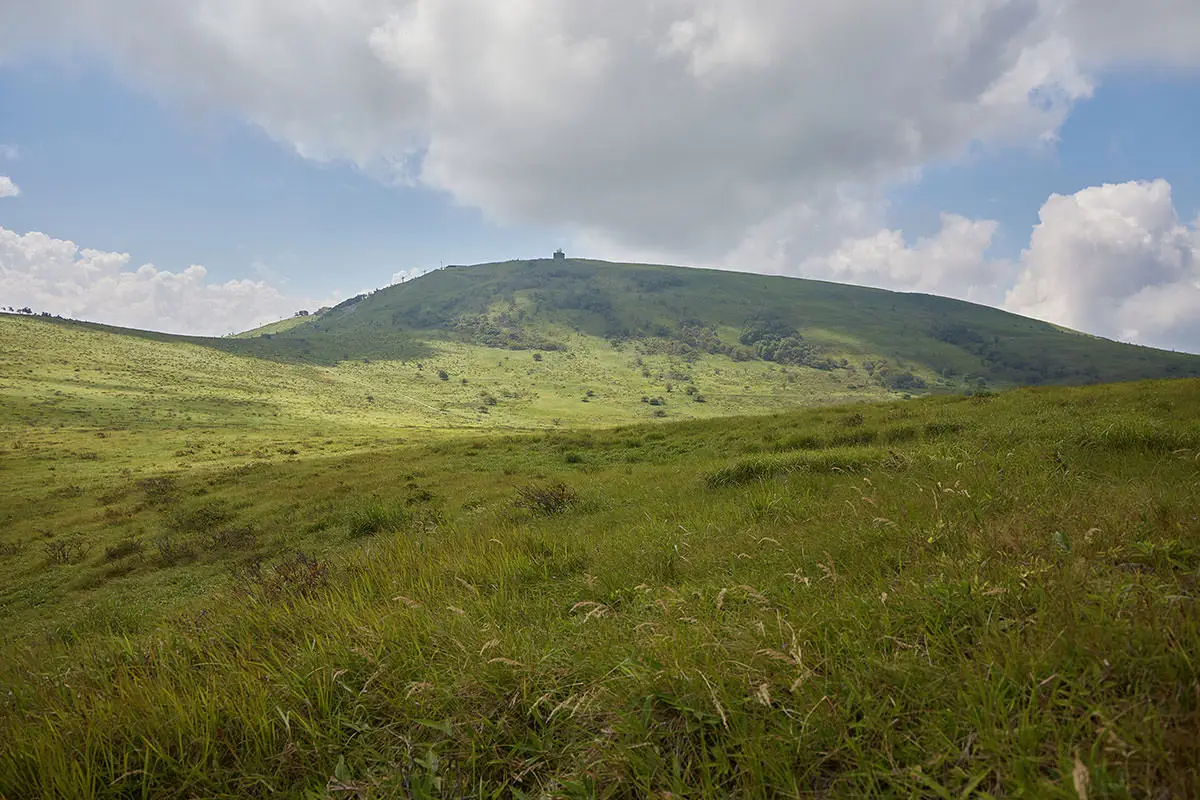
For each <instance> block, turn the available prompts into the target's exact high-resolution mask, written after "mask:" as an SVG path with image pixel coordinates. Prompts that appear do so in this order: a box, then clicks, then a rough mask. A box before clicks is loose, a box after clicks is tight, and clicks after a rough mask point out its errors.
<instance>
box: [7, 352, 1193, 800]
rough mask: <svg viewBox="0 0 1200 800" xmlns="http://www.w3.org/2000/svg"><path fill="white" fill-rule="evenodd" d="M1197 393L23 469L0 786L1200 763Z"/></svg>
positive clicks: (879, 777) (722, 793)
mask: <svg viewBox="0 0 1200 800" xmlns="http://www.w3.org/2000/svg"><path fill="white" fill-rule="evenodd" d="M221 371H223V370H221ZM10 380H11V379H6V383H9V381H10ZM131 380H132V379H131ZM7 391H9V390H6V392H7ZM96 391H100V390H99V389H97V390H96ZM70 402H81V401H79V400H71V401H70ZM66 403H67V401H64V404H66ZM66 411H67V409H65V408H60V409H58V410H57V411H55V412H54V413H55V414H60V413H65V412H66ZM30 413H32V412H30ZM192 413H199V412H198V411H193V412H192ZM246 413H247V414H252V413H253V412H250V411H247V412H246ZM271 419H273V418H271ZM271 419H268V418H267V417H250V418H249V419H248V420H247V428H255V427H257V425H258V424H259V422H263V423H266V424H267V426H268V427H269V426H270V424H271ZM165 427H169V426H165ZM63 431H64V432H63V433H62V434H61V435H62V436H63V437H64V438H65V437H68V436H72V435H75V434H73V433H70V432H68V430H67V428H65V427H64V429H63ZM1198 431H1200V382H1198V381H1195V380H1185V381H1175V382H1168V383H1145V384H1135V385H1124V386H1103V387H1093V388H1087V389H1038V390H1022V391H1018V392H1013V393H1008V394H1004V395H1001V396H998V397H978V398H957V397H943V398H929V399H925V400H918V401H912V402H906V403H890V404H879V405H868V406H857V407H843V408H830V409H822V410H813V411H805V412H793V413H791V414H787V415H782V416H768V417H757V418H733V419H725V420H696V421H689V422H681V423H676V424H668V425H638V426H632V427H629V426H627V427H624V428H618V429H612V430H594V431H574V432H553V431H551V432H546V433H541V434H535V435H529V434H522V435H497V434H488V435H484V434H479V433H476V434H463V435H461V436H459V437H457V438H445V439H437V440H429V441H424V442H408V443H403V444H398V445H393V446H384V445H382V444H376V445H374V446H372V447H371V448H370V449H369V450H366V451H362V452H343V453H333V452H329V453H321V452H320V451H319V450H315V449H314V450H312V451H310V450H304V451H301V452H300V453H299V454H297V455H287V456H284V457H283V458H282V459H280V458H274V459H272V460H271V462H270V463H257V462H258V461H262V462H266V461H267V459H265V458H264V459H255V462H256V463H253V464H251V465H249V466H247V465H245V464H242V465H240V466H239V465H236V463H235V462H234V461H231V460H229V459H225V460H220V459H218V460H214V461H212V462H196V463H192V464H191V468H190V469H188V470H184V471H178V472H176V473H174V474H172V475H170V476H168V477H169V478H170V480H157V481H151V482H140V483H139V479H140V478H145V477H159V476H158V474H157V473H153V472H145V473H133V472H131V473H129V474H122V473H121V472H120V470H118V471H116V472H115V473H111V474H109V473H102V472H97V473H95V474H91V475H90V482H89V483H87V484H86V485H84V484H82V483H81V484H80V491H78V492H77V493H76V492H74V490H70V491H66V492H61V493H59V494H54V493H53V492H51V491H50V488H51V487H52V486H54V487H57V488H58V489H63V488H68V487H63V486H62V485H61V482H54V481H53V480H51V482H50V483H49V484H47V485H45V486H43V487H40V488H37V487H31V488H28V491H29V492H30V494H29V495H28V496H25V497H21V496H20V492H21V491H25V489H20V490H16V489H14V488H13V486H14V484H8V483H6V488H5V492H6V500H9V501H11V500H12V499H13V498H14V497H18V499H20V500H21V501H22V502H28V503H30V505H28V506H25V507H23V508H24V510H23V511H22V512H21V513H20V514H18V517H19V519H16V520H12V519H10V520H9V521H8V523H7V524H6V525H5V529H4V532H3V533H0V537H2V538H0V544H4V545H6V547H5V548H4V549H3V550H2V551H0V553H2V555H0V567H2V568H3V569H4V586H5V587H6V588H5V596H4V601H3V602H4V605H3V611H2V612H0V613H2V615H3V617H4V619H5V630H6V639H7V641H6V642H5V644H4V645H3V648H4V649H3V652H2V653H0V685H3V686H4V687H6V689H8V690H9V691H7V692H6V693H4V694H3V695H0V741H4V742H6V746H5V747H4V748H0V796H11V797H31V796H63V795H67V796H82V795H88V794H94V795H100V796H132V795H137V796H148V797H156V796H164V797H165V796H178V795H188V796H253V795H264V794H267V793H269V792H272V791H279V792H286V793H289V794H300V793H302V792H305V791H307V792H309V793H310V795H311V796H314V797H315V796H324V795H325V794H326V793H328V792H335V793H339V794H340V793H346V794H348V795H350V794H352V793H354V792H357V793H359V796H380V797H383V796H397V795H401V796H404V795H412V796H461V795H470V796H504V795H505V794H507V793H514V794H515V793H516V792H517V791H518V790H519V791H521V792H525V793H526V794H527V795H528V796H577V797H586V796H608V797H646V796H666V793H668V792H670V793H671V795H672V796H675V797H688V796H710V797H728V796H768V795H770V796H779V795H785V796H820V797H831V796H848V797H849V796H854V797H859V796H864V795H888V796H894V795H902V796H907V795H917V796H949V797H964V796H970V795H971V794H972V792H974V793H975V794H976V795H977V796H985V795H984V793H986V795H990V796H1010V795H1014V794H1020V793H1024V794H1026V795H1030V796H1038V797H1062V798H1070V797H1075V796H1076V789H1075V787H1074V784H1073V778H1072V774H1073V773H1077V774H1079V775H1081V776H1082V777H1081V778H1079V780H1085V779H1086V780H1087V781H1088V782H1089V785H1090V795H1089V796H1091V797H1127V796H1133V797H1148V796H1180V797H1183V796H1195V795H1196V792H1197V790H1198V789H1200V786H1198V784H1197V782H1196V781H1197V779H1196V775H1197V774H1200V753H1198V752H1197V749H1196V744H1195V743H1196V742H1197V741H1200V705H1198V701H1197V698H1198V697H1200V676H1198V674H1197V668H1196V664H1197V663H1198V662H1197V658H1198V656H1200V616H1198V615H1197V608H1196V600H1197V593H1198V590H1200V586H1198V580H1200V521H1198V519H1197V505H1196V497H1197V480H1198V475H1200V473H1198V469H1200V433H1198ZM248 435H249V434H248ZM256 435H257V434H256ZM263 435H271V434H270V433H269V432H268V433H266V434H263ZM367 444H371V442H367ZM6 459H7V460H6V462H5V471H4V475H5V478H6V479H7V478H9V477H10V476H12V475H14V474H16V473H18V472H20V471H22V470H24V469H35V470H37V469H44V467H41V466H39V462H38V461H36V460H35V459H34V458H31V457H30V456H29V454H15V453H13V452H10V453H8V454H6ZM82 463H83V464H84V465H89V464H90V465H94V466H99V465H103V464H104V460H103V458H101V459H100V460H99V461H98V462H97V461H85V462H82ZM72 464H73V462H71V461H70V460H69V459H66V458H64V457H60V458H59V461H58V462H57V463H56V465H57V466H58V467H59V468H60V469H63V470H67V469H75V466H72ZM39 474H42V475H43V476H45V474H46V473H45V472H41V473H39ZM48 480H49V479H48ZM556 481H563V482H565V483H566V484H567V485H568V486H569V487H571V488H572V489H574V490H575V492H576V493H577V498H576V500H575V502H573V503H571V504H570V505H569V506H568V507H567V508H565V509H564V510H563V511H562V513H556V514H541V513H536V512H534V511H530V510H527V509H521V508H517V507H516V506H514V499H515V498H516V497H517V493H518V490H519V489H520V488H521V487H525V486H528V485H531V484H533V485H537V486H546V485H548V484H552V483H553V482H556ZM5 507H6V509H8V508H12V507H13V506H11V505H7V504H6V506H5ZM27 517H36V518H37V520H38V522H37V524H38V525H39V526H42V527H44V528H45V529H46V530H48V531H49V533H48V535H44V536H41V535H39V538H37V539H35V540H32V541H28V542H27V543H26V545H25V546H24V547H23V548H22V547H12V546H11V545H12V543H13V539H14V534H13V532H14V530H17V531H19V530H21V528H20V526H22V525H24V524H26V522H27V519H26V518H27ZM75 530H80V531H83V532H85V534H86V535H85V536H84V537H82V538H81V540H80V541H81V542H84V543H91V544H92V545H93V546H92V548H91V550H90V551H89V552H87V553H86V554H77V555H78V556H79V557H78V558H69V559H68V560H69V561H71V563H67V564H62V565H52V564H50V563H48V557H49V554H50V552H51V550H52V548H47V547H46V545H48V544H49V545H53V543H54V542H56V541H60V540H61V541H70V535H71V533H72V532H73V531H75ZM160 537H166V538H160ZM123 540H127V541H129V542H131V544H128V545H126V546H125V547H124V548H117V547H116V545H118V544H120V543H121V542H122V541H123ZM133 542H136V544H133ZM106 549H108V550H109V552H108V553H106V552H105V551H106ZM297 549H300V550H303V551H304V552H305V553H306V554H307V555H308V560H305V561H297V560H296V556H295V555H293V553H294V551H295V550H297ZM259 558H265V559H266V561H265V562H264V563H263V568H262V569H260V570H259V571H257V572H256V571H254V570H253V569H250V568H248V566H247V565H252V564H254V563H258V562H257V559H259ZM238 565H241V568H240V571H238V572H237V573H236V575H235V573H234V572H233V571H232V568H233V567H236V566H238ZM289 565H290V566H289ZM39 593H40V594H39ZM55 593H60V594H63V596H62V597H59V598H58V599H57V600H47V599H45V598H46V597H48V596H51V595H54V594H55ZM55 603H57V604H58V606H57V608H55V609H54V611H53V614H52V616H45V615H44V610H45V608H46V605H47V604H49V605H51V606H54V604H55ZM30 621H34V623H35V624H30Z"/></svg>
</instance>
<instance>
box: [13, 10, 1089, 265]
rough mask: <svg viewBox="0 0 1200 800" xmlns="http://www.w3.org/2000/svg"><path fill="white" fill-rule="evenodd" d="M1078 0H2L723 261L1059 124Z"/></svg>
mask: <svg viewBox="0 0 1200 800" xmlns="http://www.w3.org/2000/svg"><path fill="white" fill-rule="evenodd" d="M1075 1H1081V0H1075ZM1065 2H1067V0H909V2H906V3H896V2H894V0H842V1H841V2H838V3H819V4H813V3H806V4H800V3H795V2H793V1H792V0H659V2H655V3H617V4H614V3H611V2H605V1H604V0H540V1H539V2H534V1H533V0H514V2H504V3H497V2H494V0H344V1H343V2H339V3H330V2H328V0H258V2H253V3H246V2H243V0H195V1H194V2H190V3H161V2H159V0H39V1H38V2H37V3H32V2H18V3H16V4H7V6H6V8H0V31H7V32H8V35H7V36H5V35H4V34H3V33H0V56H2V55H3V54H4V52H5V51H6V50H7V51H8V52H9V53H19V52H21V51H22V50H29V49H35V48H36V49H40V50H46V49H50V48H55V47H59V48H73V49H75V50H83V51H85V52H86V51H93V52H98V53H100V54H101V55H103V56H105V57H107V58H109V59H111V60H112V61H113V62H114V63H115V64H117V65H118V67H119V68H120V69H121V70H123V71H124V72H125V73H126V74H128V75H130V76H131V77H132V78H133V79H134V80H136V81H140V82H141V83H143V84H146V85H150V86H153V87H156V88H158V89H160V90H162V91H163V92H166V93H170V94H172V95H174V96H178V97H184V98H188V100H189V101H190V102H196V103H200V104H202V105H204V106H206V107H210V108H215V109H220V110H226V109H229V110H233V111H234V112H236V113H239V114H241V115H242V116H244V117H245V118H246V119H249V120H251V121H252V122H254V123H256V124H258V125H260V126H261V127H262V128H263V129H264V130H265V131H267V132H268V133H270V134H271V135H273V136H275V137H277V138H278V139H280V140H282V141H285V142H288V143H290V144H291V145H292V146H294V147H295V148H296V149H297V150H298V151H300V152H301V153H304V154H306V155H309V156H312V157H317V158H347V159H351V160H353V161H355V162H357V163H359V164H362V165H364V166H370V167H373V168H378V167H379V166H381V165H390V166H391V167H392V168H394V169H395V170H396V172H398V173H399V174H401V175H404V176H406V177H409V178H412V179H414V180H417V181H420V182H422V183H424V184H425V185H427V186H430V187H433V188H435V189H438V190H444V191H446V192H448V193H450V194H451V195H452V196H453V197H454V199H455V200H457V201H458V202H459V203H462V204H466V205H471V206H476V207H478V208H481V209H482V210H484V211H485V212H486V213H487V214H488V215H489V216H490V217H492V218H494V219H498V220H501V221H514V222H518V221H519V222H521V223H524V224H534V225H549V226H555V227H560V228H563V229H569V230H573V231H576V232H578V233H579V234H580V235H583V236H587V237H590V238H591V239H594V240H606V241H611V242H614V243H618V244H621V245H624V246H628V247H637V248H645V249H659V250H664V251H669V252H673V253H676V254H677V255H679V256H680V257H686V258H687V259H688V260H699V261H711V260H714V259H717V258H719V257H721V256H723V255H724V254H725V253H727V252H729V251H730V249H731V248H734V247H736V246H737V244H738V243H739V242H741V241H742V240H743V238H744V237H745V236H746V234H747V232H748V231H750V230H751V229H753V228H755V227H756V226H760V225H762V224H764V223H769V221H770V220H771V219H772V218H773V217H775V216H776V215H777V214H778V213H779V211H780V209H791V208H796V207H803V208H808V209H817V208H825V207H827V203H826V201H825V198H827V197H829V196H831V195H834V194H838V193H842V192H844V191H846V190H849V192H850V193H851V194H871V193H873V192H875V191H877V190H878V188H879V187H880V186H882V185H884V184H886V183H887V182H889V181H896V180H902V179H904V178H906V177H907V176H910V175H912V174H914V172H915V171H917V170H919V169H920V168H921V166H922V165H924V164H926V163H928V162H929V161H931V160H935V159H940V158H946V157H953V156H954V155H956V154H958V153H961V152H962V151H963V149H964V148H965V147H966V146H967V145H968V144H969V143H971V142H975V141H983V142H993V143H994V142H1009V141H1036V140H1038V139H1039V138H1042V137H1045V136H1049V135H1052V134H1053V132H1054V131H1055V130H1056V129H1057V127H1058V125H1059V124H1060V123H1061V121H1062V119H1063V118H1064V116H1065V114H1066V112H1067V110H1068V109H1069V107H1070V104H1071V102H1072V101H1073V100H1075V99H1077V98H1079V97H1083V96H1086V95H1087V94H1089V93H1090V91H1091V82H1090V80H1089V78H1088V76H1087V74H1085V73H1084V72H1083V71H1081V69H1080V68H1079V66H1078V64H1077V58H1076V46H1075V42H1074V40H1073V39H1072V38H1071V36H1072V32H1071V30H1069V29H1065V28H1064V27H1063V25H1062V24H1061V23H1060V18H1061V15H1060V14H1059V13H1058V12H1059V10H1060V9H1059V8H1058V6H1060V5H1061V4H1063V3H1065ZM6 11H7V13H6ZM1098 46H1099V45H1098ZM833 213H834V214H835V215H837V214H841V213H842V212H841V211H840V210H834V212H833ZM826 225H827V221H826V220H824V219H815V218H814V219H813V220H812V222H811V226H812V227H813V230H817V229H819V228H821V227H823V226H826ZM818 232H819V231H818ZM809 233H810V231H801V232H800V235H798V237H797V238H798V239H800V240H803V239H804V238H805V236H807V235H808V234H809ZM793 249H794V248H793Z"/></svg>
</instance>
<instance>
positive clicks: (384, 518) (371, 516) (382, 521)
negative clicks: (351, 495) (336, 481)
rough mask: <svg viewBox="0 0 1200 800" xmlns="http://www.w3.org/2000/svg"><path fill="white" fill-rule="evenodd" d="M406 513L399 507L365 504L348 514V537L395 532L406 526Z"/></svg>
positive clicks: (374, 503) (407, 520)
mask: <svg viewBox="0 0 1200 800" xmlns="http://www.w3.org/2000/svg"><path fill="white" fill-rule="evenodd" d="M408 522H409V515H408V511H407V510H406V509H405V508H404V507H403V506H399V505H389V504H385V503H381V502H378V501H376V502H372V503H365V504H363V505H361V506H359V507H358V508H355V509H353V510H352V511H351V512H350V535H351V536H353V537H355V538H358V537H362V536H374V535H375V534H377V533H380V532H381V531H396V530H400V529H401V528H403V527H405V526H406V525H408Z"/></svg>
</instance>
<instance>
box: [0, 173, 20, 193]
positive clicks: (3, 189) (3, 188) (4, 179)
mask: <svg viewBox="0 0 1200 800" xmlns="http://www.w3.org/2000/svg"><path fill="white" fill-rule="evenodd" d="M20 193H21V188H20V187H19V186H17V185H16V184H15V183H13V181H12V178H10V177H8V176H7V175H0V198H2V197H16V196H17V195H19V194H20Z"/></svg>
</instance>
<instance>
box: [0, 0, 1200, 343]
mask: <svg viewBox="0 0 1200 800" xmlns="http://www.w3.org/2000/svg"><path fill="white" fill-rule="evenodd" d="M112 2H113V3H115V4H116V5H115V6H113V5H107V4H102V3H97V2H95V0H44V2H41V3H39V4H36V5H29V4H19V5H18V6H8V7H5V8H0V146H4V147H6V148H7V149H6V150H0V195H3V194H7V195H9V196H6V197H5V196H0V295H3V296H0V305H9V304H16V305H25V304H29V305H33V306H36V307H38V308H47V309H48V310H51V311H53V312H56V313H65V314H70V315H76V316H87V317H89V318H97V317H103V318H105V320H106V321H112V322H117V323H120V324H130V325H136V326H146V327H157V328H161V329H167V330H179V331H189V332H205V333H221V332H228V329H236V328H241V327H246V326H249V325H252V324H255V323H258V322H260V321H263V320H265V319H267V318H271V317H278V316H280V315H283V314H286V313H289V309H291V308H292V307H293V306H295V305H297V304H306V305H307V304H313V303H319V302H323V301H326V300H329V299H336V298H338V297H340V296H346V295H348V294H351V293H356V292H358V291H362V290H365V289H370V288H374V287H378V286H383V285H386V284H388V283H389V282H390V281H392V280H393V276H394V275H395V274H397V273H400V272H406V271H410V270H423V269H428V268H430V267H434V266H437V265H438V264H439V263H442V262H445V263H473V262H480V261H491V260H503V259H507V258H515V257H535V256H541V255H546V254H548V253H549V252H550V251H552V250H553V249H554V248H555V247H558V246H564V247H566V248H567V249H568V251H569V252H570V253H571V254H573V255H580V256H594V257H605V258H614V259H615V258H624V259H631V260H632V259H643V260H658V261H666V262H670V263H678V264H695V265H728V266H731V267H735V268H739V269H747V270H751V271H758V272H765V273H773V274H785V275H793V276H798V277H816V278H822V279H830V280H842V281H846V282H851V283H862V284H869V285H876V286H882V287H884V288H892V289H898V290H908V291H928V292H933V293H938V294H945V295H949V296H955V297H962V298H964V299H970V300H973V301H976V302H984V303H988V304H991V305H996V306H999V307H1004V308H1007V309H1010V310H1013V311H1016V312H1018V313H1024V314H1030V315H1033V316H1038V317H1041V318H1044V319H1049V320H1051V321H1054V322H1058V323H1060V324H1064V325H1068V326H1071V327H1077V328H1080V329H1083V330H1087V331H1089V332H1094V333H1098V334H1100V335H1105V336H1110V337H1113V338H1118V339H1124V340H1129V341H1138V342H1143V343H1148V344H1154V345H1158V346H1166V347H1177V348H1184V349H1193V350H1198V349H1200V323H1197V322H1195V321H1194V320H1195V319H1196V318H1198V317H1200V236H1198V235H1197V233H1196V221H1197V217H1198V216H1200V148H1197V147H1196V137H1197V134H1198V133H1200V55H1198V54H1197V53H1198V52H1200V51H1198V49H1197V48H1195V47H1194V42H1195V41H1197V40H1198V39H1200V4H1196V3H1194V2H1193V1H1192V0H1159V2H1157V4H1153V5H1152V6H1150V7H1147V8H1143V7H1142V6H1141V5H1140V4H1137V3H1133V2H1132V1H1131V0H1088V2H1084V0H1043V2H1041V3H1040V4H1033V3H1031V2H1029V0H914V2H913V3H911V4H908V5H905V4H900V5H896V4H892V3H889V2H885V0H846V2H844V3H842V4H840V5H839V6H838V7H837V11H836V13H834V12H832V11H830V13H828V14H824V15H811V14H809V15H806V14H803V13H801V11H800V10H798V9H796V8H792V7H790V6H786V4H783V5H781V4H776V3H767V2H759V1H758V0H752V1H749V2H745V3H741V4H730V3H728V2H724V0H671V1H670V2H668V3H663V4H647V5H644V6H643V5H639V4H630V5H629V6H622V7H621V8H620V9H618V10H613V9H612V8H611V7H608V6H605V5H604V4H603V3H601V2H600V0H575V2H566V0H547V3H545V4H543V5H540V6H532V5H529V6H526V5H518V6H505V5H503V4H499V5H496V4H490V3H487V2H484V0H454V2H453V3H440V4H439V3H437V2H433V0H346V2H344V3H342V4H339V5H336V6H330V5H328V4H325V3H321V2H317V0H297V1H296V2H293V3H277V2H273V0H248V2H244V3H243V2H235V1H234V0H196V2H195V3H192V4H189V5H187V6H179V7H175V6H159V5H155V4H153V3H150V4H147V3H146V0H112ZM468 12H469V13H468ZM5 153H7V156H8V157H6V156H5ZM3 179H7V183H4V180H3ZM4 187H11V188H4ZM1056 195H1058V196H1060V197H1058V198H1057V199H1056V198H1055V196H1056ZM1039 223H1040V224H1039ZM1035 231H1036V233H1035ZM124 254H128V255H127V257H126V256H125V255H124ZM147 264H150V265H153V268H148V269H142V270H141V271H140V272H138V269H139V268H140V267H142V265H147ZM192 265H202V267H203V269H202V270H192V271H190V272H188V271H187V269H188V267H190V266H192Z"/></svg>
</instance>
